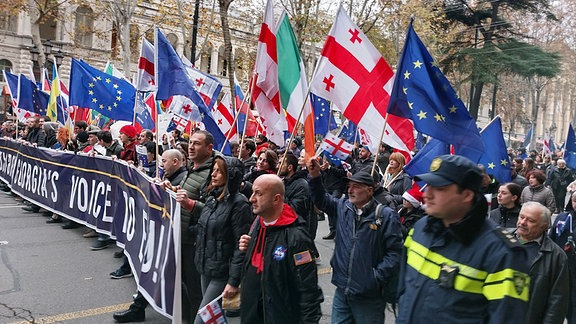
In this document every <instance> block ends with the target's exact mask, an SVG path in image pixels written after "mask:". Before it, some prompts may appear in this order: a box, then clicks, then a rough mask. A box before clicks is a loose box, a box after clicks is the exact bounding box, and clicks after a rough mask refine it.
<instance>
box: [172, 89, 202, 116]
mask: <svg viewBox="0 0 576 324" xmlns="http://www.w3.org/2000/svg"><path fill="white" fill-rule="evenodd" d="M168 111H170V112H172V113H174V114H177V115H179V116H182V117H184V118H186V119H188V120H191V121H199V120H201V119H202V118H201V116H200V110H199V109H198V106H196V105H195V104H194V103H193V102H192V100H190V99H188V98H187V97H184V96H180V95H177V96H173V97H172V101H171V102H170V106H169V107H168Z"/></svg>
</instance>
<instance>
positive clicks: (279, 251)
mask: <svg viewBox="0 0 576 324" xmlns="http://www.w3.org/2000/svg"><path fill="white" fill-rule="evenodd" d="M272 257H273V258H274V260H276V261H282V260H284V258H285V257H286V248H285V247H283V246H282V245H280V246H277V247H276V248H275V249H274V252H272Z"/></svg>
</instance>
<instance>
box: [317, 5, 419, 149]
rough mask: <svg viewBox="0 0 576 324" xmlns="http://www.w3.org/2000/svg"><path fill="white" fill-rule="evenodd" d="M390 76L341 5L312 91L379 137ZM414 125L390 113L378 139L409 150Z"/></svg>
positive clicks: (321, 57) (372, 134)
mask: <svg viewBox="0 0 576 324" xmlns="http://www.w3.org/2000/svg"><path fill="white" fill-rule="evenodd" d="M393 82H394V73H393V71H392V69H391V68H390V66H389V65H388V63H387V62H386V61H385V60H384V58H383V57H382V55H381V54H380V53H379V52H378V50H377V49H376V47H374V45H373V44H372V43H371V42H370V40H369V39H368V38H367V37H366V35H364V33H363V32H362V30H361V29H360V28H359V27H358V26H356V24H355V23H354V22H352V20H351V19H350V17H348V15H347V14H346V11H345V10H344V8H342V7H340V8H339V9H338V14H337V16H336V19H335V21H334V24H333V25H332V29H331V30H330V33H329V34H328V37H327V38H326V43H325V44H324V47H323V49H322V52H321V56H320V61H319V62H318V68H317V71H316V74H315V75H314V77H313V78H312V81H311V82H310V88H311V91H312V92H313V93H315V94H316V95H318V96H320V97H323V98H325V99H327V100H329V101H331V102H332V103H333V104H334V105H336V106H337V107H339V109H340V110H341V111H342V114H343V115H344V117H346V118H347V119H349V120H351V121H352V122H354V123H355V124H357V125H358V127H359V128H361V129H363V130H365V131H366V133H367V134H368V136H370V138H371V140H372V141H373V142H374V143H378V139H379V138H380V134H381V133H382V127H383V126H384V120H385V117H386V109H387V108H388V102H389V100H390V92H391V91H392V83H393ZM413 129H414V126H413V125H412V123H411V122H410V121H409V120H407V119H404V118H397V117H396V116H389V117H388V124H387V127H386V132H385V134H384V137H383V142H385V143H387V144H389V145H390V146H392V147H395V148H397V149H399V150H403V151H410V150H412V149H413V148H414V133H413ZM375 146H376V147H378V145H377V144H376V145H375Z"/></svg>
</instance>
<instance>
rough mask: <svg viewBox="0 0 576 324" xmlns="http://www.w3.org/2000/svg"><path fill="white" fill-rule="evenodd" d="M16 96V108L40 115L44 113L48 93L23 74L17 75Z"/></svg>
mask: <svg viewBox="0 0 576 324" xmlns="http://www.w3.org/2000/svg"><path fill="white" fill-rule="evenodd" d="M17 97H18V108H21V109H24V110H27V111H31V112H35V113H37V114H39V115H41V116H45V115H46V107H48V101H49V100H50V95H49V94H47V93H46V92H44V91H42V90H41V89H39V88H38V86H37V85H36V82H33V81H31V80H30V79H28V78H27V77H25V76H24V75H23V74H20V75H19V76H18V96H17Z"/></svg>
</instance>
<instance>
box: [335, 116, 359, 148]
mask: <svg viewBox="0 0 576 324" xmlns="http://www.w3.org/2000/svg"><path fill="white" fill-rule="evenodd" d="M338 137H340V138H342V139H344V140H345V141H346V142H348V143H352V144H354V143H356V142H359V140H360V136H358V126H356V124H354V123H353V122H351V121H350V120H347V121H345V122H344V126H343V127H342V130H341V131H340V134H339V135H338Z"/></svg>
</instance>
